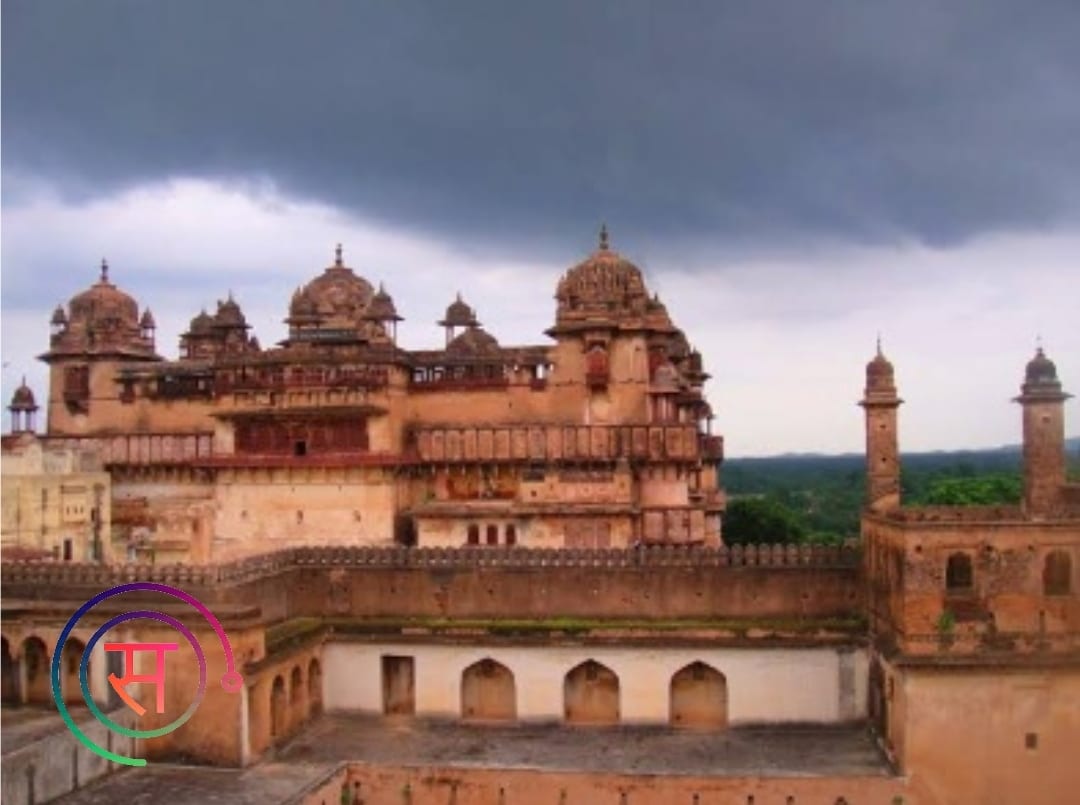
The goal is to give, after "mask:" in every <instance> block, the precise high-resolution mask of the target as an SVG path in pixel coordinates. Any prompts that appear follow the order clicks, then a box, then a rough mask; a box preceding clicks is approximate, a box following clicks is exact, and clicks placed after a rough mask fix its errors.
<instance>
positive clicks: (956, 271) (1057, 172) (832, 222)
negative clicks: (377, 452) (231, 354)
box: [0, 0, 1080, 456]
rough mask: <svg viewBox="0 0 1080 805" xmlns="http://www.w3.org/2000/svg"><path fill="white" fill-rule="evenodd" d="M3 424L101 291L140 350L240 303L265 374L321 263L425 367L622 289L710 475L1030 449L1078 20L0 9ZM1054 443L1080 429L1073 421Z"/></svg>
mask: <svg viewBox="0 0 1080 805" xmlns="http://www.w3.org/2000/svg"><path fill="white" fill-rule="evenodd" d="M2 15H3V16H2V36H3V42H2V88H3V97H2V102H3V109H2V111H3V118H2V133H3V143H2V144H3V152H2V168H3V179H2V213H3V218H2V223H3V239H2V255H0V257H2V271H3V274H2V282H3V286H2V329H3V333H2V335H3V342H2V352H3V362H4V368H3V395H4V399H5V401H6V400H7V399H9V398H10V395H11V392H12V391H13V390H14V387H15V386H16V385H17V384H18V382H19V380H20V378H21V376H22V375H23V374H25V375H26V376H27V378H28V380H29V381H30V382H31V384H32V385H33V386H34V388H35V392H37V393H38V394H39V395H40V396H41V397H44V395H45V393H46V387H45V372H44V366H43V365H42V364H40V363H39V362H37V361H35V360H34V356H36V355H37V354H39V353H40V352H42V351H44V349H45V348H46V346H47V340H48V317H49V314H50V312H51V310H52V308H53V307H54V306H55V305H56V304H57V303H58V302H61V301H65V300H67V299H68V298H69V297H70V296H71V295H73V294H74V293H75V292H77V291H79V290H81V289H82V288H84V287H86V286H87V285H88V284H90V283H91V282H92V281H93V280H94V279H95V278H96V275H97V264H98V263H99V262H100V260H101V258H102V257H107V258H108V259H109V262H110V264H111V266H112V271H111V276H112V278H113V280H114V281H115V282H116V283H117V284H119V285H120V286H121V287H122V288H124V289H125V290H127V291H129V292H130V293H132V294H133V295H135V296H136V298H137V299H138V300H139V301H140V303H142V304H145V305H149V306H150V307H151V308H152V310H153V312H154V314H155V316H156V318H157V320H158V323H159V332H158V344H159V349H160V351H162V352H163V353H164V354H166V355H167V356H171V357H174V356H175V355H176V353H177V339H178V335H179V333H180V332H181V331H182V329H183V328H184V325H185V324H186V322H187V320H189V319H190V318H191V317H192V316H193V315H194V314H195V313H197V312H198V311H199V309H200V308H201V307H203V306H206V307H208V308H211V307H212V306H213V304H214V302H215V300H216V299H218V298H221V297H224V296H225V295H226V294H227V293H228V292H229V291H230V290H231V291H232V293H233V294H234V296H235V297H236V299H237V300H238V301H239V302H240V303H241V304H242V305H243V307H244V309H245V312H246V313H247V314H248V317H249V320H250V321H251V322H252V323H253V324H254V325H255V331H256V335H258V336H259V338H260V340H261V341H262V342H263V344H264V345H266V344H269V343H272V342H274V341H276V340H278V339H280V338H281V337H283V336H284V333H285V330H284V326H283V324H282V323H281V319H282V318H283V317H284V315H285V312H286V307H287V304H288V300H289V297H290V296H291V293H292V291H293V289H294V288H295V287H296V286H297V285H299V284H301V283H303V282H305V281H307V280H309V279H310V278H312V277H313V276H315V275H316V274H317V273H319V272H320V271H321V270H322V268H323V267H325V266H326V265H327V264H328V263H329V262H330V261H331V258H332V254H333V247H334V244H335V243H337V242H341V243H343V244H344V247H345V257H346V262H347V263H348V264H349V265H351V266H352V267H353V268H354V269H355V270H357V271H358V272H359V273H361V274H363V275H364V276H366V277H367V278H368V279H370V280H371V281H372V282H378V281H383V282H385V284H386V287H387V289H388V290H389V291H390V292H391V293H392V294H393V295H394V298H395V300H396V302H397V305H398V308H399V311H400V312H401V313H402V314H403V315H404V316H405V317H406V319H407V320H406V321H405V322H404V324H403V325H402V329H401V335H402V341H403V343H404V344H405V345H406V346H409V347H423V346H436V345H438V344H439V343H440V338H441V335H440V331H439V330H438V329H437V328H436V327H435V325H434V321H435V320H436V319H438V318H440V315H441V313H442V311H443V309H444V308H445V306H446V304H447V303H448V302H449V301H450V300H451V299H452V298H453V294H454V292H455V291H457V290H460V291H461V292H462V294H463V295H464V297H465V299H466V301H468V302H469V303H470V304H472V305H473V306H474V307H476V308H477V311H478V313H479V315H480V318H481V319H482V321H483V322H484V324H485V325H486V326H487V327H488V329H489V330H491V331H492V332H493V333H494V334H495V335H496V336H497V337H498V338H499V339H500V341H501V342H503V343H530V342H533V343H539V342H543V341H544V340H545V339H544V336H543V335H542V330H543V329H544V328H545V327H547V326H549V325H550V324H551V322H552V320H553V317H554V300H553V299H552V294H553V293H554V288H555V283H556V281H557V278H558V276H559V274H560V273H561V272H562V271H564V270H565V269H566V268H567V267H569V266H570V265H572V264H574V263H575V262H577V261H578V260H580V259H581V258H582V257H583V256H584V255H586V254H587V253H588V252H589V251H591V250H592V249H593V248H595V242H596V232H597V229H598V228H599V225H600V223H601V222H602V221H606V222H607V224H608V226H609V228H610V229H611V232H612V243H613V246H614V247H615V248H617V249H618V250H619V251H621V252H623V253H624V254H625V255H626V256H628V257H629V258H631V259H633V260H634V261H635V262H636V263H637V264H638V265H640V266H641V267H642V269H643V270H644V272H645V275H646V279H647V282H648V283H649V285H650V287H651V288H652V289H655V290H657V291H659V293H660V295H661V297H662V298H663V299H664V301H665V302H666V303H667V305H668V308H669V310H670V311H671V313H672V314H673V316H674V317H675V319H676V322H677V324H679V325H680V326H681V327H682V328H683V329H684V330H685V331H686V332H687V335H688V336H689V338H690V340H691V342H692V343H694V344H695V345H696V346H697V347H698V348H699V349H700V350H701V351H702V353H703V354H704V356H705V359H706V362H707V368H708V369H709V371H711V373H712V374H713V379H712V381H710V385H709V389H708V392H709V397H710V400H711V402H712V404H713V407H714V409H715V411H716V413H717V422H716V423H715V424H716V426H717V429H718V430H719V431H720V432H723V433H724V434H725V435H726V437H727V445H728V452H729V455H733V456H736V455H767V454H773V453H782V452H794V451H828V452H834V451H853V450H859V449H861V445H862V423H861V416H860V414H861V412H860V409H858V408H857V407H855V405H854V403H855V401H856V400H857V399H858V398H859V396H860V394H861V386H862V378H863V366H864V363H865V362H866V360H868V359H869V358H870V357H871V355H872V354H873V348H874V340H875V337H876V335H877V333H878V332H881V334H882V338H883V341H884V345H885V350H886V352H887V354H888V355H889V356H890V358H891V359H892V360H893V362H894V363H895V364H896V367H897V375H898V382H899V384H900V387H901V394H902V396H903V397H904V398H905V399H906V400H907V402H906V404H905V406H904V407H903V408H902V409H901V423H902V424H901V438H902V447H903V448H904V449H909V450H925V449H947V448H963V447H980V446H994V445H998V444H1002V443H1007V442H1015V441H1017V440H1018V439H1019V410H1018V408H1017V406H1015V405H1013V404H1012V403H1010V402H1009V400H1010V398H1011V397H1012V396H1014V395H1015V394H1016V393H1017V392H1018V390H1019V383H1020V381H1021V377H1022V373H1023V366H1024V363H1025V362H1026V361H1027V360H1028V359H1029V358H1030V357H1031V355H1032V353H1033V350H1034V345H1035V342H1036V338H1037V337H1038V336H1041V338H1042V342H1043V343H1044V345H1045V346H1046V349H1047V352H1048V353H1049V354H1050V356H1051V357H1052V358H1053V359H1054V360H1055V361H1056V362H1057V365H1058V370H1059V374H1060V375H1061V376H1062V379H1063V380H1064V382H1065V385H1066V388H1068V389H1071V390H1073V391H1080V92H1078V89H1077V88H1078V86H1080V48H1078V47H1077V46H1076V43H1077V42H1078V41H1080V6H1078V5H1077V4H1076V3H1075V2H1074V1H1068V2H1052V0H1041V2H1039V3H1024V2H1020V0H1016V1H1015V2H998V1H997V0H978V2H975V1H974V0H972V1H971V2H963V1H960V0H941V1H940V2H920V0H902V1H901V0H897V2H875V3H866V2H862V0H850V1H849V2H842V1H838V2H828V3H803V2H794V1H792V2H771V1H769V0H763V1H760V2H754V3H746V2H717V1H716V0H704V1H703V2H690V1H689V0H673V1H671V2H663V3H660V2H637V1H636V0H612V1H611V2H601V1H600V0H588V2H577V1H576V0H574V1H571V0H565V1H564V0H545V2H542V3H541V2H531V3H506V2H502V1H501V0H486V1H485V2H475V1H473V0H455V2H453V3H436V2H425V3H421V2H408V1H405V2H345V1H344V0H340V1H337V0H307V2H277V1H276V0H260V1H259V2H255V1H254V0H251V1H250V2H237V1H235V0H234V1H232V2H222V0H209V1H204V0H175V1H169V0H159V2H153V3H147V2H136V1H135V0H130V1H128V2H120V1H118V0H95V2H93V3H87V2H79V1H77V0H72V1H70V2H69V1H68V0H5V2H4V4H3V10H2ZM1067 416H1068V417H1069V421H1070V423H1071V424H1070V426H1069V428H1068V430H1069V432H1070V433H1072V434H1075V433H1078V432H1080V406H1078V405H1077V404H1076V402H1075V401H1073V402H1070V403H1069V404H1068V409H1067Z"/></svg>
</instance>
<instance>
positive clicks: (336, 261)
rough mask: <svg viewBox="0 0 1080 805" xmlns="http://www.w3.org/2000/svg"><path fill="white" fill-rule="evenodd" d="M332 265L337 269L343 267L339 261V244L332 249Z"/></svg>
mask: <svg viewBox="0 0 1080 805" xmlns="http://www.w3.org/2000/svg"><path fill="white" fill-rule="evenodd" d="M334 265H336V266H338V267H339V268H340V267H341V266H343V265H344V263H343V262H342V261H341V244H340V243H339V244H338V245H337V248H336V249H334Z"/></svg>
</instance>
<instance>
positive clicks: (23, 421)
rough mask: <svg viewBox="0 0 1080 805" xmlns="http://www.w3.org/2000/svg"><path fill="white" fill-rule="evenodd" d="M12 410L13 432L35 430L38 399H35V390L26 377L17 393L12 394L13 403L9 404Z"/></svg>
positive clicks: (16, 390) (9, 408)
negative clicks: (27, 382) (28, 383)
mask: <svg viewBox="0 0 1080 805" xmlns="http://www.w3.org/2000/svg"><path fill="white" fill-rule="evenodd" d="M8 410H9V411H10V412H11V432H12V433H26V432H29V431H32V430H34V417H35V415H36V413H37V410H38V405H37V400H35V399H34V392H33V390H32V389H31V388H30V387H29V386H28V385H26V377H25V376H24V377H23V379H22V383H21V384H20V385H19V387H18V388H17V389H15V393H14V394H12V395H11V404H10V405H8Z"/></svg>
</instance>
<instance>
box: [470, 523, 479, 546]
mask: <svg viewBox="0 0 1080 805" xmlns="http://www.w3.org/2000/svg"><path fill="white" fill-rule="evenodd" d="M468 533H469V544H470V545H479V544H480V526H478V525H476V524H475V523H473V524H472V525H470V526H469V532H468Z"/></svg>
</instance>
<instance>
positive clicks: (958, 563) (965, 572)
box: [945, 553, 974, 593]
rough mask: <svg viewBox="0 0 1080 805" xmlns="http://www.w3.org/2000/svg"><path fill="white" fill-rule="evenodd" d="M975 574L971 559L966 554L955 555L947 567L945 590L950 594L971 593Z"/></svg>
mask: <svg viewBox="0 0 1080 805" xmlns="http://www.w3.org/2000/svg"><path fill="white" fill-rule="evenodd" d="M973 586H974V583H973V574H972V571H971V557H970V556H968V555H967V554H966V553H954V554H952V555H951V556H950V557H949V560H948V562H947V563H946V565H945V589H946V590H947V591H948V592H961V593H963V592H971V589H972V587H973Z"/></svg>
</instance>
